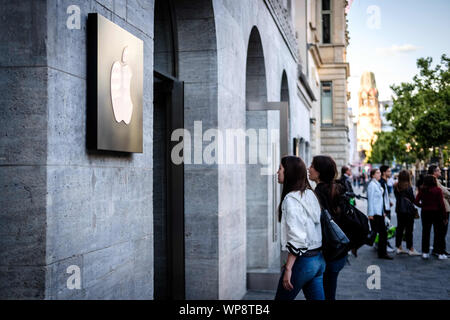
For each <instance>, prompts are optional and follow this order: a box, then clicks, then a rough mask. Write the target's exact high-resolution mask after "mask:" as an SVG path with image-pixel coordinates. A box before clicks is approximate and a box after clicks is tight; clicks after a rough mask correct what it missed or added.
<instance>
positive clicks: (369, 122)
mask: <svg viewBox="0 0 450 320" xmlns="http://www.w3.org/2000/svg"><path fill="white" fill-rule="evenodd" d="M358 95H359V96H358V153H359V154H360V155H361V160H364V159H367V158H369V157H370V153H371V152H372V142H374V141H375V139H376V133H377V132H380V131H381V124H382V123H381V117H380V104H379V101H378V89H377V83H376V81H375V74H374V73H373V72H369V71H366V72H364V73H363V74H362V76H361V87H360V89H359V91H358Z"/></svg>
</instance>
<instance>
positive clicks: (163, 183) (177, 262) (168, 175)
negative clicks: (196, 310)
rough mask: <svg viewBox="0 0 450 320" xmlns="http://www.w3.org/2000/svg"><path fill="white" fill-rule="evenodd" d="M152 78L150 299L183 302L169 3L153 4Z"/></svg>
mask: <svg viewBox="0 0 450 320" xmlns="http://www.w3.org/2000/svg"><path fill="white" fill-rule="evenodd" d="M154 14H155V18H154V30H155V32H154V34H155V37H154V77H153V236H154V238H153V239H154V298H155V299H156V300H160V299H184V298H185V271H184V165H183V164H179V165H175V164H174V163H173V162H172V161H171V159H170V150H171V149H172V147H173V145H174V143H173V142H172V141H171V139H170V136H171V133H172V132H173V130H174V129H177V128H180V127H183V121H184V97H183V88H184V84H183V82H181V81H180V80H179V79H177V76H178V63H177V62H178V59H177V42H176V23H175V12H174V4H173V2H172V1H171V0H169V1H167V0H156V1H155V11H154Z"/></svg>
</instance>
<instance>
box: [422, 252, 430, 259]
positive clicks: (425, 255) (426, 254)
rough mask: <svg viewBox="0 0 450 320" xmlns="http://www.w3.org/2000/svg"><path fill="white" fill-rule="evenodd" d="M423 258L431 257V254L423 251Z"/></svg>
mask: <svg viewBox="0 0 450 320" xmlns="http://www.w3.org/2000/svg"><path fill="white" fill-rule="evenodd" d="M422 258H423V259H429V258H430V254H429V253H423V254H422Z"/></svg>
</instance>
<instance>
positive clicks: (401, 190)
mask: <svg viewBox="0 0 450 320" xmlns="http://www.w3.org/2000/svg"><path fill="white" fill-rule="evenodd" d="M394 195H395V200H396V205H395V212H396V213H397V229H396V231H395V246H396V247H397V254H401V253H407V254H409V255H410V256H418V255H420V253H419V252H417V251H416V250H415V249H414V247H413V230H414V216H412V215H411V214H410V213H408V212H402V211H401V209H403V208H400V206H399V204H400V202H401V201H402V199H403V198H406V199H408V200H409V201H411V203H414V193H413V189H412V186H411V176H410V175H409V172H408V171H407V170H402V171H400V173H399V174H398V182H397V183H395V184H394ZM403 210H404V209H403ZM403 232H404V233H405V238H406V248H407V249H408V251H406V250H404V249H403V248H402V239H403Z"/></svg>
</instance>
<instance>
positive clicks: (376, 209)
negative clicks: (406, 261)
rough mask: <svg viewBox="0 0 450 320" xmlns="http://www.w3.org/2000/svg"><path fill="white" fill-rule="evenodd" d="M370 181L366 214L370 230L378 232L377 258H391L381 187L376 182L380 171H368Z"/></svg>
mask: <svg viewBox="0 0 450 320" xmlns="http://www.w3.org/2000/svg"><path fill="white" fill-rule="evenodd" d="M370 178H371V180H370V182H369V185H368V187H367V215H368V217H369V220H370V225H371V227H372V230H373V231H375V232H376V233H378V235H379V238H378V258H380V259H387V260H392V259H393V258H392V257H391V256H389V255H388V254H387V248H386V247H387V231H386V224H385V221H384V218H385V216H386V215H385V214H384V204H383V188H382V187H381V185H380V183H379V182H378V181H379V180H380V179H381V172H380V170H379V169H377V168H374V169H372V170H371V171H370Z"/></svg>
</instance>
